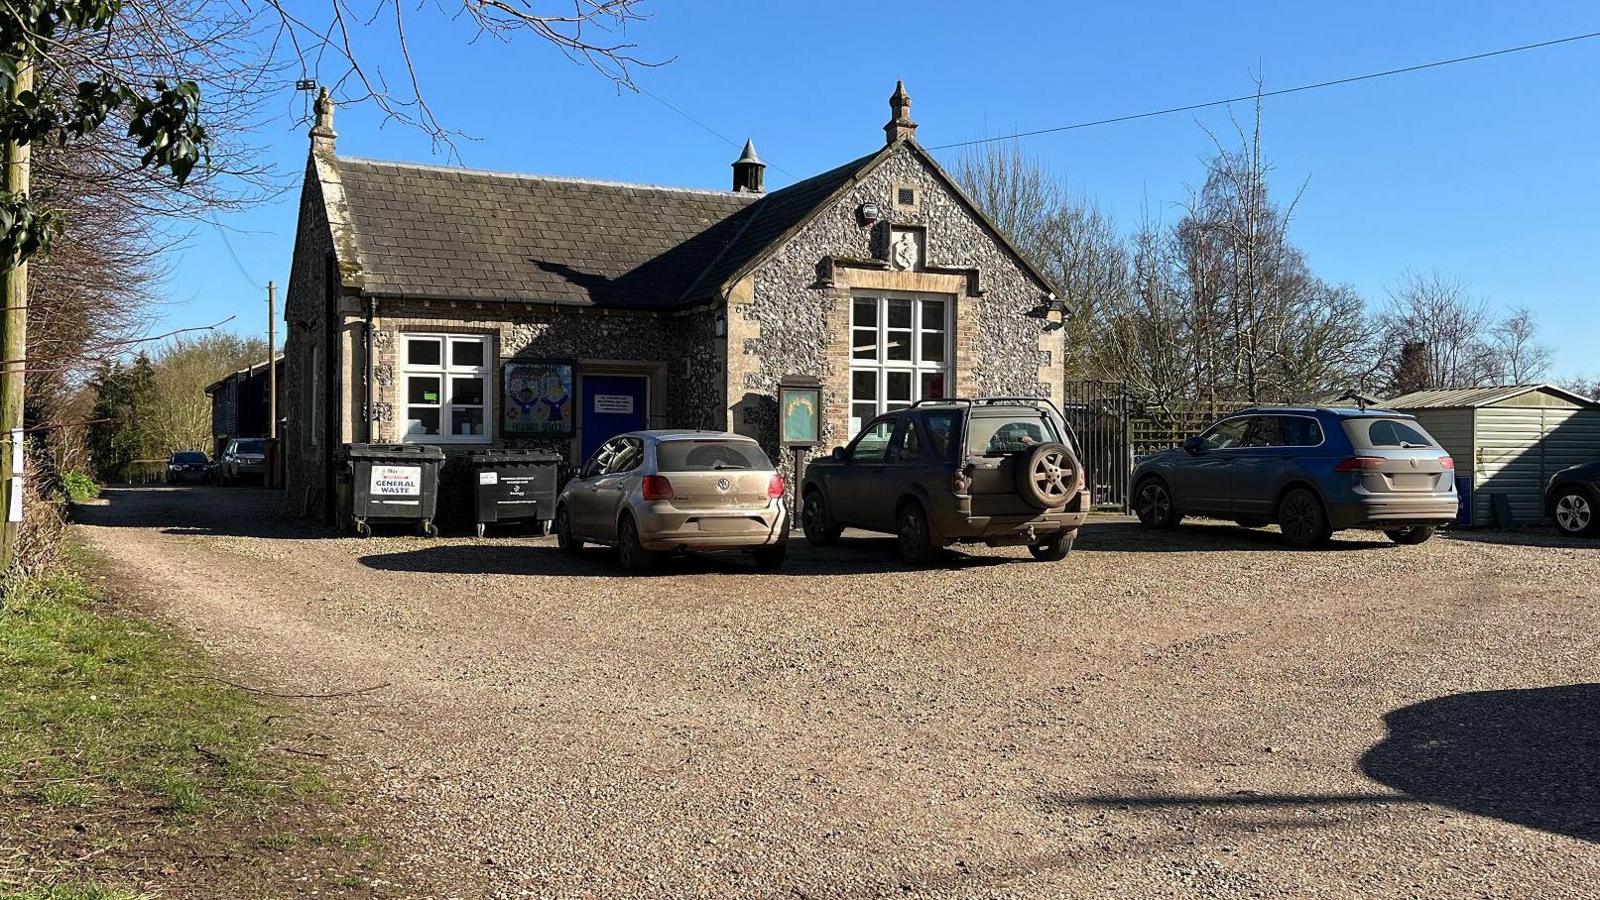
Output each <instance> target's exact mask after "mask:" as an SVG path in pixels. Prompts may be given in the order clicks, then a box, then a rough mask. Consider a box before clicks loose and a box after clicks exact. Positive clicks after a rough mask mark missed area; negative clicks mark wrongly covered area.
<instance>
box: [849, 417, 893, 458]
mask: <svg viewBox="0 0 1600 900" xmlns="http://www.w3.org/2000/svg"><path fill="white" fill-rule="evenodd" d="M893 434H894V421H893V420H892V419H891V420H888V421H884V422H877V423H875V424H873V426H872V427H871V428H868V429H867V430H866V431H865V432H863V433H862V435H861V439H860V440H858V441H856V446H855V449H854V450H852V451H851V456H850V458H851V460H852V461H855V462H883V455H884V453H885V452H886V451H887V450H888V449H889V438H890V437H891V436H892V435H893Z"/></svg>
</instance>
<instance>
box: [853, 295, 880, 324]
mask: <svg viewBox="0 0 1600 900" xmlns="http://www.w3.org/2000/svg"><path fill="white" fill-rule="evenodd" d="M851 324H852V325H856V326H859V327H866V328H877V327H878V301H876V300H872V299H869V298H863V299H859V300H857V301H856V302H855V306H854V308H853V311H852V313H851Z"/></svg>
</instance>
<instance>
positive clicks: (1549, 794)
mask: <svg viewBox="0 0 1600 900" xmlns="http://www.w3.org/2000/svg"><path fill="white" fill-rule="evenodd" d="M1383 721H1384V724H1385V725H1387V726H1388V727H1389V736H1388V737H1387V738H1386V739H1385V740H1384V741H1383V742H1382V743H1380V744H1378V745H1377V746H1375V747H1373V748H1372V749H1371V750H1368V751H1367V753H1366V755H1365V756H1363V757H1362V758H1361V769H1362V771H1363V772H1366V773H1367V775H1368V777H1370V778H1372V779H1374V780H1376V781H1379V782H1382V783H1383V784H1386V785H1388V786H1389V787H1392V788H1395V789H1397V790H1401V791H1405V793H1406V795H1407V796H1408V797H1411V798H1413V799H1416V800H1421V801H1424V802H1427V803H1436V804H1439V805H1441V806H1451V807H1454V808H1456V809H1460V810H1464V811H1466V812H1470V813H1476V814H1478V815H1482V816H1491V817H1493V818H1496V819H1501V820H1503V821H1506V822H1514V823H1516V824H1518V825H1525V826H1527V827H1529V828H1537V829H1539V830H1540V831H1550V832H1554V833H1556V834H1565V835H1569V836H1571V837H1576V838H1582V839H1583V840H1586V841H1596V842H1600V684H1569V685H1560V686H1556V687H1543V688H1528V689H1525V690H1515V691H1480V692H1476V693H1471V694H1451V695H1449V696H1445V697H1438V698H1436V699H1433V700H1427V701H1424V702H1422V703H1418V704H1416V705H1414V706H1407V707H1404V708H1401V709H1397V710H1395V711H1394V712H1391V713H1389V714H1388V715H1386V716H1384V717H1383Z"/></svg>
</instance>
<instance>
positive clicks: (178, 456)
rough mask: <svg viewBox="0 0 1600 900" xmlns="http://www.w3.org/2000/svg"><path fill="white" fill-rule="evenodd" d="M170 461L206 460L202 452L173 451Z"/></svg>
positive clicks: (193, 461)
mask: <svg viewBox="0 0 1600 900" xmlns="http://www.w3.org/2000/svg"><path fill="white" fill-rule="evenodd" d="M172 461H173V462H179V463H203V462H205V461H206V455H205V454H204V453H174V454H172Z"/></svg>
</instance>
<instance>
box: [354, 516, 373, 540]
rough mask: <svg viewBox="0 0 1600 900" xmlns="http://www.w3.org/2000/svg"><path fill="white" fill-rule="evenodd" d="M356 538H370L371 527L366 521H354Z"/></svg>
mask: <svg viewBox="0 0 1600 900" xmlns="http://www.w3.org/2000/svg"><path fill="white" fill-rule="evenodd" d="M356 536H357V537H364V538H369V537H372V526H371V525H368V524H367V520H366V519H357V520H356Z"/></svg>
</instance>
